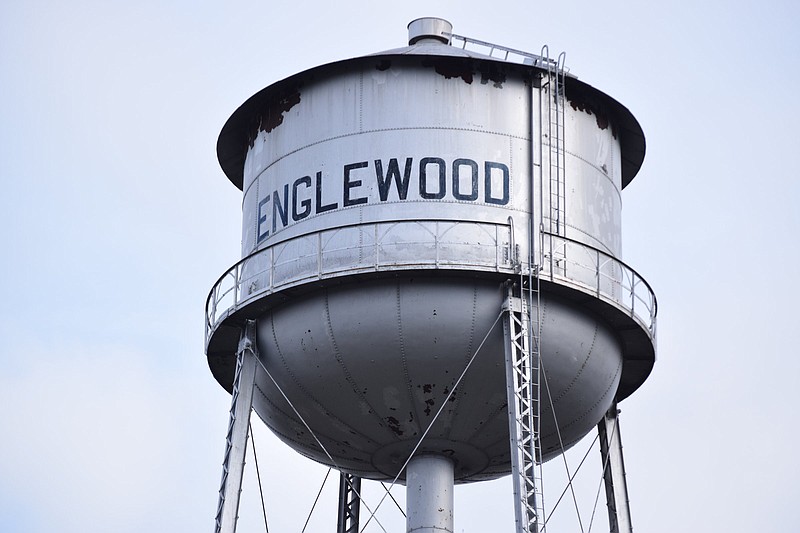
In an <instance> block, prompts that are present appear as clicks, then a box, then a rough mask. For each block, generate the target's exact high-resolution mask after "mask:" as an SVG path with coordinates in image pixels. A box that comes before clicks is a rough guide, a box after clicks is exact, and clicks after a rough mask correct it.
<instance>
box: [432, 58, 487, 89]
mask: <svg viewBox="0 0 800 533" xmlns="http://www.w3.org/2000/svg"><path fill="white" fill-rule="evenodd" d="M422 66H424V67H433V70H435V71H436V73H437V74H439V75H440V76H444V77H445V78H446V79H448V80H449V79H451V78H461V80H462V81H463V82H464V83H469V84H471V83H472V81H473V79H474V77H475V71H474V69H473V68H472V62H471V61H465V60H463V59H455V58H427V59H424V60H423V61H422Z"/></svg>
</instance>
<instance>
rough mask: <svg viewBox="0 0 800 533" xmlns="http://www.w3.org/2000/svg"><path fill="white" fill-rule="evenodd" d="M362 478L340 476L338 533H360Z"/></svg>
mask: <svg viewBox="0 0 800 533" xmlns="http://www.w3.org/2000/svg"><path fill="white" fill-rule="evenodd" d="M359 494H361V478H360V477H358V476H354V475H353V474H345V473H344V472H341V473H340V474H339V518H338V520H337V522H336V533H358V517H359V514H360V511H361V497H360V496H359Z"/></svg>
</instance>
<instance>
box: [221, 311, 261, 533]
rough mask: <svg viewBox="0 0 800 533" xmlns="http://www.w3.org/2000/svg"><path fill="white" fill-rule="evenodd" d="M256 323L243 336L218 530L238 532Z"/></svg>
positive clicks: (253, 380) (251, 400)
mask: <svg viewBox="0 0 800 533" xmlns="http://www.w3.org/2000/svg"><path fill="white" fill-rule="evenodd" d="M255 325H256V323H255V321H253V320H248V321H247V325H246V326H245V329H244V330H243V331H242V335H241V338H240V340H239V350H238V354H237V359H236V374H235V376H234V379H233V392H232V394H231V412H230V422H229V423H228V435H227V437H226V439H225V460H224V461H223V463H222V481H221V482H220V488H219V505H218V506H217V517H216V527H215V528H214V531H215V533H234V532H235V531H236V520H237V519H238V515H239V495H240V493H241V491H242V475H243V473H244V456H245V451H246V449H247V432H248V428H249V425H250V409H251V408H252V405H253V385H254V384H255V376H256V363H257V362H256V358H257V357H258V351H257V349H256V327H255Z"/></svg>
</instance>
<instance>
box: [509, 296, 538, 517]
mask: <svg viewBox="0 0 800 533" xmlns="http://www.w3.org/2000/svg"><path fill="white" fill-rule="evenodd" d="M528 292H529V294H531V295H533V293H532V292H530V291H528ZM503 311H504V315H505V316H504V320H503V332H504V334H505V354H506V388H507V392H508V424H509V433H510V437H511V476H512V482H513V486H514V517H515V522H516V531H517V533H533V532H539V531H542V530H543V529H544V509H543V503H542V493H541V487H542V479H541V469H540V465H539V464H537V460H538V459H539V458H540V457H541V449H540V443H539V351H538V343H539V339H538V338H536V337H535V336H533V337H529V335H530V327H531V322H530V314H529V312H528V304H527V301H526V298H523V297H520V296H519V288H518V287H512V286H509V287H508V294H507V298H506V300H505V303H504V304H503ZM530 338H532V340H533V347H532V349H531V348H529V339H530Z"/></svg>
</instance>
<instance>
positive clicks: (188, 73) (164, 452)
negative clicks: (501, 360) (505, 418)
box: [0, 0, 800, 533]
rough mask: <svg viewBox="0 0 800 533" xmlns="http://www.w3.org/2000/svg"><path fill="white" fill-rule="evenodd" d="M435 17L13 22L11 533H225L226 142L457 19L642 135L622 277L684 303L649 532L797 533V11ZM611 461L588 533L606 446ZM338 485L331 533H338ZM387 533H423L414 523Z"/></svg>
mask: <svg viewBox="0 0 800 533" xmlns="http://www.w3.org/2000/svg"><path fill="white" fill-rule="evenodd" d="M431 4H432V3H431V2H422V1H418V0H407V1H405V2H392V3H385V5H384V3H379V2H353V1H346V0H345V1H342V2H338V3H335V4H333V3H331V4H328V3H322V2H319V3H318V4H315V3H307V2H285V1H272V2H266V1H262V2H252V1H245V0H239V1H230V2H224V3H223V2H207V1H199V2H197V1H196V2H165V1H158V2H155V1H148V0H142V1H139V2H115V1H102V2H101V1H73V2H56V1H52V2H40V1H32V0H25V1H22V0H5V1H3V2H2V4H0V179H2V185H3V187H2V193H0V221H2V223H1V224H0V246H1V247H2V249H3V250H4V253H3V255H2V262H1V263H0V265H2V277H0V338H2V344H0V431H1V432H2V433H1V434H2V439H0V529H2V530H3V531H8V532H19V533H22V532H26V533H27V532H51V531H59V532H105V531H118V532H142V531H157V532H167V531H210V530H211V528H212V527H213V518H214V514H215V511H216V505H217V489H218V485H219V479H220V473H221V468H220V463H221V461H222V454H223V449H224V437H225V431H226V427H227V416H228V413H227V412H228V408H229V403H230V397H229V395H228V394H227V393H226V392H225V391H224V390H223V389H222V388H220V387H219V386H218V385H217V383H216V382H215V381H214V379H213V378H212V376H211V373H210V372H209V370H208V367H207V364H206V361H205V356H204V353H203V306H204V302H205V298H206V296H207V294H208V291H209V289H210V288H211V286H212V284H213V283H214V282H215V281H216V279H217V278H218V276H219V275H220V274H222V273H223V272H224V271H225V270H226V269H227V268H228V267H229V266H230V265H232V264H233V263H235V262H236V261H237V259H238V257H239V256H238V254H239V250H240V249H239V245H240V230H239V227H240V221H241V219H240V216H241V208H240V201H241V192H240V191H239V190H237V189H236V188H235V187H233V186H232V185H231V184H230V183H229V182H228V180H227V179H226V178H225V177H224V175H223V173H222V171H221V170H220V168H219V165H218V163H217V161H216V154H215V143H216V138H217V135H218V133H219V130H220V129H221V127H222V125H223V124H224V122H225V120H226V119H227V118H228V116H229V115H230V114H231V113H232V112H233V111H234V110H235V109H236V108H237V107H238V106H239V105H240V104H241V103H242V102H243V101H244V100H245V99H247V98H248V97H249V96H250V95H252V94H253V93H255V92H256V91H258V90H259V89H261V88H262V87H264V86H266V85H269V84H271V83H273V82H274V81H277V80H279V79H282V78H284V77H286V76H288V75H290V74H292V73H295V72H297V71H300V70H304V69H306V68H310V67H312V66H315V65H318V64H322V63H326V62H330V61H334V60H338V59H344V58H348V57H353V56H358V55H364V54H368V53H373V52H378V51H381V50H386V49H391V48H397V47H400V46H404V45H405V44H406V39H407V32H406V25H407V23H408V22H409V21H411V20H412V19H414V18H418V17H421V16H440V17H443V18H446V19H448V20H450V21H451V22H452V23H453V24H454V31H455V32H456V33H458V34H461V35H467V36H471V37H475V38H478V39H482V40H486V41H490V42H496V43H500V44H503V45H506V46H509V47H513V48H517V49H523V50H529V51H532V52H538V51H539V49H540V48H541V46H542V45H543V44H548V45H549V46H550V50H551V51H561V50H564V51H566V52H567V65H568V67H569V68H570V70H571V72H572V73H573V74H576V75H577V76H579V77H580V78H581V79H582V80H584V81H586V82H588V83H589V84H591V85H594V86H595V87H597V88H599V89H601V90H603V91H604V92H606V93H608V94H610V95H611V96H613V97H614V98H616V99H617V100H619V101H620V102H622V103H623V104H624V105H625V106H627V107H628V108H629V109H630V110H631V111H632V112H633V114H634V115H635V116H636V117H637V119H638V120H639V122H640V123H641V125H642V127H643V129H644V131H645V135H646V138H647V155H646V158H645V161H644V165H643V167H642V169H641V172H640V173H639V175H638V177H637V178H636V179H635V180H634V182H633V183H632V184H631V185H630V186H629V187H628V188H627V189H626V190H625V191H624V193H623V224H624V225H623V243H624V244H623V245H624V257H623V259H624V260H625V261H626V262H627V263H628V264H630V265H632V266H633V267H634V268H635V269H636V270H637V271H638V272H640V273H641V274H642V275H643V276H644V277H645V278H646V279H647V280H648V281H649V282H650V284H651V285H652V286H653V288H654V289H655V291H656V294H657V296H658V300H659V316H658V335H659V337H658V361H657V363H656V367H655V369H654V371H653V374H652V376H651V377H650V379H649V380H648V381H647V382H646V383H645V384H644V386H643V387H642V388H641V389H640V390H639V391H638V392H637V393H636V394H634V395H633V396H632V397H631V398H629V399H628V400H626V401H625V402H623V403H622V404H621V409H622V411H623V412H622V415H621V422H622V432H623V440H624V444H625V460H626V467H627V471H628V480H629V489H630V499H631V509H632V515H633V525H634V527H635V528H636V530H637V531H642V532H644V531H647V532H650V533H666V532H670V533H671V532H674V531H726V532H728V533H739V532H749V531H762V532H786V531H792V530H796V528H797V525H796V524H797V521H796V519H795V518H794V516H793V514H794V513H793V512H794V510H795V507H796V504H797V501H798V500H800V481H798V480H800V460H798V458H797V457H798V455H797V451H796V447H797V442H798V431H797V425H798V422H800V417H798V401H797V394H798V389H800V379H798V373H799V372H800V362H799V361H800V350H798V347H797V341H796V340H793V339H794V334H795V333H796V332H797V330H798V325H797V322H798V316H799V315H800V313H798V301H800V289H798V287H800V284H798V280H797V278H798V265H800V250H799V248H800V247H799V246H798V240H799V239H798V231H800V215H799V214H798V212H799V210H798V208H797V204H798V202H800V177H798V171H797V167H798V165H797V163H796V158H797V157H798V151H799V149H800V142H798V137H799V136H798V133H797V132H798V124H800V98H798V91H800V83H799V81H800V80H799V79H798V76H799V75H798V72H800V68H798V67H800V64H799V63H800V60H799V59H798V58H800V32H798V30H797V27H798V24H799V23H800V7H798V6H800V4H798V3H796V2H791V1H788V0H787V1H778V0H771V1H761V2H743V1H739V2H730V1H728V2H723V1H706V2H697V1H674V2H647V3H645V2H626V3H623V2H619V1H612V2H588V1H587V2H571V1H565V2H549V3H547V2H544V3H542V2H536V3H534V2H523V1H511V2H472V1H468V2H465V1H463V0H462V1H455V0H453V1H443V2H437V3H435V6H432V5H431ZM328 5H330V7H325V6H328ZM376 6H380V7H376ZM254 420H255V419H254ZM255 426H256V427H255V439H256V445H257V451H258V454H259V455H258V459H259V462H260V464H261V467H262V468H261V474H262V479H263V481H264V483H265V496H266V498H267V513H268V517H269V520H270V530H271V531H273V532H274V533H284V532H289V533H291V532H297V533H299V532H300V531H301V529H302V527H303V523H304V521H305V519H306V517H307V515H308V511H309V509H310V507H311V505H312V503H313V500H314V497H315V495H316V493H317V491H318V490H319V487H320V484H321V483H322V479H323V477H324V475H325V471H326V469H325V468H322V467H320V466H317V465H314V464H312V463H310V462H309V461H307V460H305V459H302V458H300V457H299V456H298V455H297V454H295V453H294V452H292V451H291V450H289V449H288V448H286V447H285V446H283V445H282V444H280V443H279V442H278V441H277V440H276V439H274V438H273V437H272V436H271V435H270V434H269V432H268V431H267V430H266V429H264V428H263V427H262V426H260V425H259V424H255ZM589 444H590V440H589V441H586V442H583V443H581V444H579V445H578V446H577V447H576V450H577V457H576V454H575V453H573V454H572V458H571V460H572V461H574V463H577V461H578V460H580V456H581V454H582V453H583V452H584V451H585V450H586V448H587V447H588V446H589ZM553 463H555V461H553ZM549 466H551V465H549ZM556 466H558V465H554V466H553V468H555V467H556ZM585 468H586V469H587V473H586V474H585V475H586V477H587V479H586V480H585V481H583V477H582V481H581V485H580V488H581V490H582V493H581V500H582V505H583V507H582V508H581V513H582V519H583V522H584V526H586V525H587V523H588V517H589V515H590V514H591V509H592V503H593V499H594V495H595V491H596V490H597V487H598V483H599V469H600V460H599V453H598V452H597V450H596V449H594V450H592V452H591V453H590V455H589V458H588V459H587V466H586V467H585ZM551 469H552V468H551ZM553 475H554V477H556V478H557V477H558V474H557V473H556V474H553ZM583 475H584V474H582V476H583ZM245 481H246V484H245V491H244V497H243V498H244V499H243V503H242V508H241V510H240V515H241V517H242V519H241V524H242V527H241V528H240V531H258V530H259V523H260V521H263V519H262V518H261V509H260V505H259V503H258V501H259V498H258V489H257V485H256V484H255V471H254V470H253V469H252V458H249V459H248V470H247V472H246V479H245ZM336 482H337V479H336V478H335V477H333V476H332V477H331V479H330V480H329V482H328V484H327V485H326V488H325V490H324V491H323V495H322V498H321V502H322V503H321V504H320V508H319V509H318V510H317V511H316V512H315V513H314V515H312V519H311V522H310V524H309V528H308V531H333V530H334V528H335V526H336V514H335V503H336V490H337V487H336ZM369 485H374V484H369ZM553 490H557V489H556V488H555V487H554V488H553ZM366 491H367V493H368V494H370V495H371V496H370V498H371V500H369V501H368V504H369V505H370V506H371V507H374V504H375V502H376V500H377V498H379V497H380V493H379V492H378V491H377V488H375V487H370V488H368V489H366ZM393 493H395V494H396V496H397V497H398V499H400V500H402V499H403V491H402V490H395V491H393ZM550 501H552V499H551V500H550ZM602 501H603V500H602V497H601V505H602ZM587 502H588V503H587ZM564 506H566V504H564ZM566 507H568V506H566ZM569 510H570V509H569V508H567V509H566V511H569ZM560 511H561V508H560V509H559V512H560ZM456 513H457V514H456V529H457V531H458V532H464V533H469V532H473V533H478V532H486V531H511V526H512V524H513V516H512V507H511V494H510V483H509V482H508V479H504V480H500V481H497V482H492V483H489V484H479V485H476V486H470V487H459V488H458V489H457V491H456ZM573 515H574V513H573ZM380 520H381V523H382V524H383V525H384V527H385V528H386V530H387V531H390V532H396V531H404V525H403V524H404V521H403V518H402V515H401V514H400V513H399V511H398V510H397V508H396V507H394V506H393V505H386V506H385V507H382V508H381V512H380ZM558 520H561V522H554V524H562V526H561V529H555V526H554V527H553V528H550V530H551V531H556V532H557V531H576V530H577V529H575V528H574V527H573V526H574V523H573V522H570V520H572V519H571V518H566V517H565V518H563V519H561V518H559V519H558ZM595 522H596V523H595V524H594V526H593V531H603V530H606V531H607V524H606V518H605V510H604V509H603V508H602V507H600V508H598V515H597V517H596V518H595ZM362 523H363V522H362ZM261 527H263V526H261ZM369 531H380V528H377V527H373V526H370V528H369Z"/></svg>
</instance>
